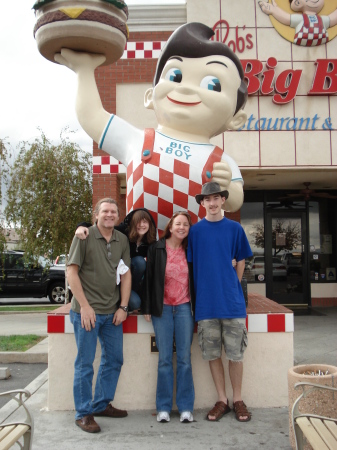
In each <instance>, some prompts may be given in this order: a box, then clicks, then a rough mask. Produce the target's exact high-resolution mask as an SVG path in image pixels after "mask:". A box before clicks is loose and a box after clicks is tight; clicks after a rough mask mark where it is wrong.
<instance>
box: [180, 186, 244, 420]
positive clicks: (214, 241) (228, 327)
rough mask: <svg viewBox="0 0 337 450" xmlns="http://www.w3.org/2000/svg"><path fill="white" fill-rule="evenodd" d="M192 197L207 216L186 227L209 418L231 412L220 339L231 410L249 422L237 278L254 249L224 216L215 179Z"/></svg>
mask: <svg viewBox="0 0 337 450" xmlns="http://www.w3.org/2000/svg"><path fill="white" fill-rule="evenodd" d="M195 198H196V201H197V202H198V203H199V204H201V205H202V206H203V207H204V208H205V209H206V217H205V218H204V219H202V220H201V221H200V222H198V223H197V224H196V225H194V226H193V227H192V228H191V230H190V233H189V238H188V254H187V259H188V262H189V263H192V266H193V278H194V289H195V295H196V304H195V320H196V321H197V322H198V338H199V345H200V347H201V350H202V355H203V359H205V360H208V361H209V365H210V370H211V373H212V377H213V381H214V384H215V387H216V390H217V392H218V397H219V400H218V402H216V404H215V406H214V407H213V408H212V409H211V410H210V411H209V413H208V415H207V418H208V420H210V421H214V420H219V419H220V418H221V417H222V416H223V415H225V414H227V413H229V412H230V411H231V409H230V407H229V405H228V398H227V396H226V390H225V375H224V368H223V363H222V360H221V349H222V343H223V345H224V349H225V352H226V357H227V359H229V374H230V379H231V382H232V387H233V403H234V406H233V407H234V412H235V415H236V418H237V420H238V421H240V422H248V421H249V420H250V418H251V414H250V413H249V411H248V410H247V407H246V405H245V404H244V402H243V401H242V397H241V386H242V374H243V362H242V360H243V353H244V350H245V348H246V346H247V329H246V305H245V299H244V296H243V292H242V289H241V284H240V282H241V278H242V275H243V272H244V268H245V258H248V257H250V256H252V251H251V249H250V246H249V243H248V240H247V237H246V235H245V232H244V230H243V228H242V227H241V225H240V224H239V223H238V222H234V221H232V220H229V219H226V218H225V217H223V216H222V211H221V208H222V207H223V205H224V203H225V201H226V199H227V198H228V191H224V190H221V187H220V185H219V184H218V183H216V182H209V183H206V184H204V185H203V187H202V192H201V194H199V195H196V196H195ZM232 259H236V261H237V264H236V267H233V266H232Z"/></svg>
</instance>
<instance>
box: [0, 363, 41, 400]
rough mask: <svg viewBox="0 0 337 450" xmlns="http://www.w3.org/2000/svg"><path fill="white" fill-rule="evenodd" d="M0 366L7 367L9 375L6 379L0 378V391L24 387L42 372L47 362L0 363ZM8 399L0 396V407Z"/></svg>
mask: <svg viewBox="0 0 337 450" xmlns="http://www.w3.org/2000/svg"><path fill="white" fill-rule="evenodd" d="M0 367H1V368H2V367H8V369H9V371H10V373H11V376H10V377H9V378H8V379H6V380H0V392H5V391H12V390H14V389H24V388H25V387H26V386H28V384H29V383H31V382H32V381H33V380H35V378H36V377H38V376H39V375H40V374H41V373H42V372H44V371H45V370H46V369H47V367H48V364H42V363H38V364H22V363H13V364H0ZM8 401H9V399H8V398H6V397H0V408H2V407H3V406H4V405H5V404H6V403H7V402H8Z"/></svg>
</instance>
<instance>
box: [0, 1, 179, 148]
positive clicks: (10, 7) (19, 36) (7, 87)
mask: <svg viewBox="0 0 337 450" xmlns="http://www.w3.org/2000/svg"><path fill="white" fill-rule="evenodd" d="M144 3H145V4H150V3H154V4H155V3H162V2H161V1H160V0H156V1H153V0H152V1H151V0H129V1H128V0H127V4H128V5H131V4H144ZM165 3H183V1H182V0H165ZM33 4H34V0H15V1H14V0H8V1H3V0H1V13H0V45H1V49H0V51H1V70H0V81H1V82H0V102H1V107H0V138H2V139H3V138H8V141H9V142H10V144H11V145H12V147H15V146H16V145H17V143H18V142H19V141H22V140H25V141H27V140H28V141H30V140H33V139H34V138H35V137H37V136H39V135H40V133H39V131H38V128H41V129H42V130H43V132H44V133H45V135H46V136H47V137H48V138H49V139H51V140H53V141H55V142H57V140H58V138H59V135H60V132H61V130H62V128H64V127H66V126H69V128H70V129H71V130H73V131H76V135H75V137H76V141H77V142H78V143H79V145H80V146H81V147H82V148H83V149H84V150H87V151H89V152H91V151H92V141H91V139H90V138H89V137H88V136H87V135H86V133H85V132H84V131H82V129H81V127H80V125H79V123H78V121H77V119H76V115H75V92H76V76H75V74H74V73H73V72H72V71H70V70H69V69H67V68H66V67H63V66H59V65H58V64H54V63H51V62H50V61H48V60H46V59H45V58H43V57H42V56H41V55H40V53H39V52H38V50H37V45H36V42H35V39H34V37H33V28H34V24H35V16H34V12H33V10H32V9H31V8H32V6H33Z"/></svg>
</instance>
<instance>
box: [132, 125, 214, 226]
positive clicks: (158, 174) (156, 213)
mask: <svg viewBox="0 0 337 450" xmlns="http://www.w3.org/2000/svg"><path fill="white" fill-rule="evenodd" d="M154 139H155V130H154V129H149V128H148V129H145V138H144V145H143V149H142V154H141V158H139V160H137V158H134V159H133V160H132V161H131V162H130V164H129V165H128V167H127V170H126V179H127V192H128V195H127V200H126V202H127V211H129V212H130V211H132V210H133V209H136V208H143V207H144V206H146V208H147V209H149V211H150V212H151V214H152V216H153V218H154V220H155V222H156V224H157V227H158V231H159V234H160V231H162V230H164V228H165V226H166V224H167V222H168V221H169V219H170V218H171V216H172V214H173V213H174V212H176V211H180V210H184V211H188V212H189V214H190V215H191V218H192V222H193V223H196V222H197V221H198V220H200V219H202V218H203V217H205V210H204V208H203V207H200V206H199V205H198V203H197V202H196V201H195V198H194V197H195V195H196V194H200V192H201V187H202V184H204V183H207V181H210V180H211V177H212V170H213V163H215V162H220V161H221V157H222V154H223V150H222V149H221V148H220V147H215V148H214V150H213V151H212V153H211V154H210V155H209V157H208V159H207V161H206V164H205V165H204V167H203V170H202V174H201V176H200V168H198V173H196V169H195V168H193V166H191V165H190V164H189V163H187V162H184V161H180V160H177V159H171V164H172V165H171V167H163V164H164V163H163V158H164V157H163V156H162V155H161V154H160V153H156V152H154V151H153V146H154ZM165 163H167V161H166V162H165ZM197 180H199V182H198V181H197Z"/></svg>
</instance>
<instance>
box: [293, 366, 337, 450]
mask: <svg viewBox="0 0 337 450" xmlns="http://www.w3.org/2000/svg"><path fill="white" fill-rule="evenodd" d="M319 370H320V371H321V372H323V373H326V372H327V371H328V375H305V373H306V372H314V373H318V371H319ZM304 381H306V382H309V383H315V384H322V385H324V386H330V387H337V367H336V366H328V365H326V364H304V365H301V366H294V367H291V368H290V369H289V371H288V396H289V439H290V444H291V446H292V448H294V449H295V448H296V444H295V436H294V431H293V428H292V423H291V410H292V407H293V404H294V402H295V400H296V399H297V398H298V397H299V396H300V394H301V393H302V392H303V391H302V389H301V388H298V389H296V390H295V389H294V386H295V384H296V383H301V382H304ZM305 389H307V388H305ZM299 410H300V412H303V413H307V412H310V413H313V414H317V415H323V416H326V417H334V418H336V417H337V397H336V395H335V396H334V395H333V393H332V392H325V391H324V392H323V391H317V390H316V391H313V392H312V393H311V394H310V395H308V397H307V398H305V399H302V400H301V402H300V407H299ZM305 448H306V449H311V446H309V445H308V446H306V447H305Z"/></svg>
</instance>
